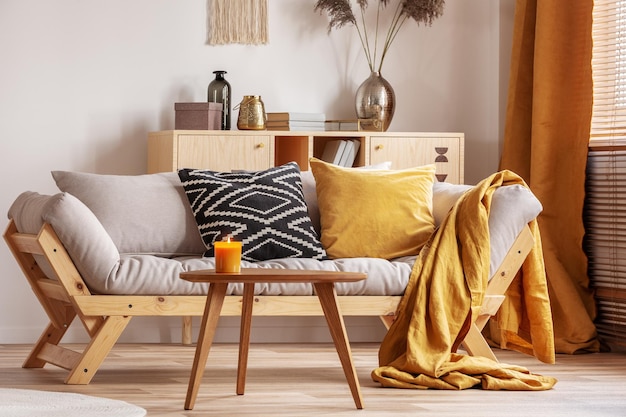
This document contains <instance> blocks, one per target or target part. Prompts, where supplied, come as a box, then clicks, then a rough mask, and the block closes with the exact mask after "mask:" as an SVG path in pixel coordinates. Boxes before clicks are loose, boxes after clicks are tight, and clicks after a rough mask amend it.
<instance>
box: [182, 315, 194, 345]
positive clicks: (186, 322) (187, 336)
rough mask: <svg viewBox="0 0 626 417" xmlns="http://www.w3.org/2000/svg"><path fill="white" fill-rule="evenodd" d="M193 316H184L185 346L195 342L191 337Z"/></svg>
mask: <svg viewBox="0 0 626 417" xmlns="http://www.w3.org/2000/svg"><path fill="white" fill-rule="evenodd" d="M191 323H192V321H191V316H184V317H183V346H188V345H191V344H192V343H193V341H192V337H191Z"/></svg>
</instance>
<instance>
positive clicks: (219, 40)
mask: <svg viewBox="0 0 626 417" xmlns="http://www.w3.org/2000/svg"><path fill="white" fill-rule="evenodd" d="M208 2H209V3H208V13H209V30H208V35H207V37H208V43H209V45H225V44H229V43H241V44H245V45H260V44H266V43H268V42H269V39H268V38H269V36H268V17H267V0H208Z"/></svg>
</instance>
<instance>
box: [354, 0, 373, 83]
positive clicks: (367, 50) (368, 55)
mask: <svg viewBox="0 0 626 417" xmlns="http://www.w3.org/2000/svg"><path fill="white" fill-rule="evenodd" d="M361 23H362V24H363V33H364V34H365V40H364V39H363V38H364V36H363V34H361V29H359V25H357V24H356V22H355V24H354V26H355V27H356V30H357V33H358V34H359V38H360V39H361V46H362V47H363V51H365V58H367V64H368V65H369V67H370V71H374V64H375V62H373V61H372V55H371V53H370V44H369V38H368V36H367V25H366V24H365V10H363V8H361Z"/></svg>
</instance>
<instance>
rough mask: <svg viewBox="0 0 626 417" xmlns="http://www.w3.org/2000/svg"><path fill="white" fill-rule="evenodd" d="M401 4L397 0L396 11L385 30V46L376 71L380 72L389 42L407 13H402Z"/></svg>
mask: <svg viewBox="0 0 626 417" xmlns="http://www.w3.org/2000/svg"><path fill="white" fill-rule="evenodd" d="M401 6H402V2H398V5H397V6H396V11H395V12H394V15H393V19H392V20H391V24H390V26H389V31H388V32H387V38H386V39H385V47H384V48H383V55H382V56H381V58H380V63H379V64H378V72H380V71H381V69H382V67H383V62H384V60H385V56H386V55H387V51H388V50H389V47H390V46H391V43H392V42H393V40H394V39H395V38H396V35H397V34H398V32H399V31H400V28H401V27H402V25H403V24H404V22H405V21H406V19H407V15H405V14H402V9H401Z"/></svg>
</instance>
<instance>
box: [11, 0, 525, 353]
mask: <svg viewBox="0 0 626 417" xmlns="http://www.w3.org/2000/svg"><path fill="white" fill-rule="evenodd" d="M512 1H513V0H507V1H503V2H502V4H507V3H508V4H509V6H502V5H501V2H500V1H498V0H472V1H467V0H448V1H447V2H446V9H445V13H444V15H443V17H442V18H440V19H439V20H437V21H435V23H434V24H433V26H432V27H430V28H424V27H419V28H418V27H417V26H416V25H415V24H414V22H411V23H410V24H409V25H407V26H406V27H405V28H403V31H402V32H401V34H400V36H399V37H398V38H397V39H396V42H395V44H394V45H393V47H392V49H391V52H390V55H389V56H388V57H387V60H386V63H385V66H384V67H383V75H384V76H385V77H386V78H387V79H388V80H389V81H390V82H391V84H392V85H393V86H394V88H395V91H396V93H397V101H398V104H397V110H396V115H395V117H394V120H393V122H392V125H391V128H390V130H393V131H423V132H426V131H459V132H465V134H466V143H465V146H466V160H465V166H466V182H468V183H475V182H476V181H478V180H480V179H481V178H483V177H485V176H486V175H488V174H489V173H491V172H492V171H494V170H495V169H497V164H498V157H499V148H500V140H499V136H500V133H499V132H500V130H501V116H502V113H503V110H502V101H503V100H502V86H503V85H505V84H506V83H503V82H502V79H501V76H500V74H501V73H504V75H505V76H506V75H507V74H508V69H506V71H503V70H502V69H501V68H502V67H504V68H506V65H504V66H503V65H502V64H501V61H502V57H501V55H502V54H504V55H506V51H507V50H508V48H507V47H502V46H501V45H500V39H501V32H502V33H504V35H503V37H504V38H505V39H506V32H507V27H508V26H507V25H508V23H507V22H508V21H509V20H511V17H512V7H510V4H512ZM269 3H270V11H269V13H270V38H271V39H270V44H269V45H267V46H257V47H252V46H238V45H234V46H217V47H211V46H208V45H206V44H205V38H206V36H205V33H206V21H207V16H206V0H187V1H177V0H133V1H123V0H108V1H101V0H97V1H96V0H82V1H75V0H74V1H71V0H55V1H34V0H0V59H1V64H0V150H1V152H0V184H1V193H0V213H6V212H7V210H8V208H9V206H10V204H11V203H12V201H13V200H14V199H15V197H16V196H17V195H18V194H19V193H20V192H22V191H25V190H34V191H39V192H42V193H54V192H56V187H55V185H54V183H53V182H52V179H51V176H50V171H51V170H74V171H88V172H96V173H114V174H140V173H144V172H145V169H146V136H147V132H149V131H155V130H165V129H172V128H173V125H174V111H173V106H174V103H175V102H185V101H203V100H205V98H206V87H207V85H208V83H209V82H210V80H211V79H212V77H213V76H212V74H211V72H212V71H213V70H216V69H224V70H227V71H228V75H227V79H228V80H229V81H230V82H231V84H232V87H233V101H235V102H238V101H239V100H240V99H241V97H242V96H243V95H246V94H260V95H261V96H262V97H263V100H264V102H265V105H266V110H267V111H285V110H291V111H302V112H325V113H326V114H327V116H328V117H332V118H348V117H353V110H352V109H353V96H354V91H355V89H356V87H357V86H358V84H359V83H360V82H361V81H363V80H364V79H365V78H366V76H367V75H368V69H367V65H366V63H365V60H364V58H363V56H362V54H361V51H360V46H359V44H358V41H357V38H356V36H355V34H354V31H353V30H351V28H344V29H342V30H340V31H334V32H333V33H332V34H331V35H330V36H328V35H327V33H326V24H327V21H326V18H325V17H324V16H320V15H319V14H317V13H314V12H313V4H314V1H313V0H309V1H304V0H269ZM501 14H504V15H503V16H502V18H501ZM501 22H504V23H505V25H504V29H502V28H501V27H500V25H501ZM502 51H505V52H504V53H503V52H502ZM505 58H506V59H508V56H505ZM235 115H236V113H235ZM6 224H7V220H6V216H5V215H4V214H2V216H1V219H0V227H1V228H2V230H4V229H5V227H6ZM0 268H1V269H0V283H1V286H0V288H1V290H0V343H26V342H31V341H33V340H34V339H35V338H36V337H37V336H38V334H39V332H40V330H41V329H42V327H43V324H44V323H45V322H46V317H45V314H44V313H43V310H42V309H41V308H40V307H39V305H38V303H37V301H36V299H35V298H34V296H33V295H32V293H31V291H30V289H29V288H28V285H27V284H26V281H25V279H24V278H23V277H22V275H21V272H20V271H19V269H18V267H17V265H16V263H15V261H14V260H13V258H12V256H11V255H10V253H9V251H8V249H7V247H6V245H3V244H2V245H0ZM236 324H237V321H236V320H235V319H231V320H225V325H224V326H222V327H221V329H222V330H221V331H222V332H223V333H222V335H221V336H219V337H222V338H224V339H225V340H226V339H231V336H232V339H233V340H234V339H235V338H236V336H235V335H236V331H235V329H234V327H233V326H236ZM176 326H179V321H178V320H177V319H176V320H174V319H172V320H156V319H143V320H138V321H137V323H135V325H134V326H133V325H131V329H129V330H128V331H127V332H126V333H125V335H124V340H127V341H134V340H145V341H165V342H167V341H170V340H178V339H179V333H178V332H179V330H178V329H176V328H174V329H172V327H176ZM253 327H256V328H257V337H259V338H261V339H271V340H277V339H281V340H282V339H284V340H310V339H313V340H327V336H326V335H327V332H326V330H325V329H324V328H323V327H324V324H323V322H321V321H319V320H317V319H311V318H308V319H301V318H293V319H291V318H290V319H280V321H278V322H277V319H266V320H259V321H256V322H255V326H253ZM348 327H349V332H350V333H351V337H353V338H356V340H378V339H379V338H380V337H381V335H382V333H383V330H382V325H380V324H379V323H378V322H376V320H374V319H351V320H348ZM258 329H263V330H258ZM79 333H80V332H79ZM79 333H72V334H71V335H72V336H71V337H70V339H73V338H74V339H73V340H76V338H78V339H77V340H81V339H80V337H81V336H79ZM261 333H263V336H260V335H261Z"/></svg>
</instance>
